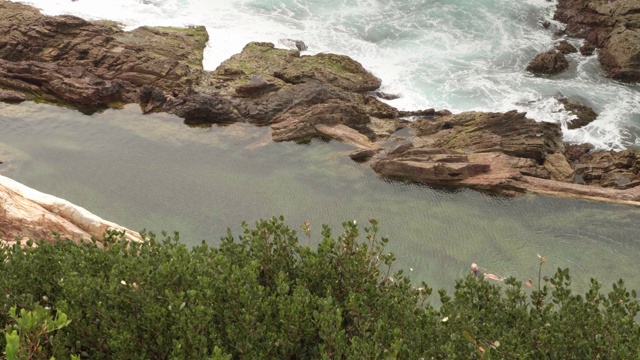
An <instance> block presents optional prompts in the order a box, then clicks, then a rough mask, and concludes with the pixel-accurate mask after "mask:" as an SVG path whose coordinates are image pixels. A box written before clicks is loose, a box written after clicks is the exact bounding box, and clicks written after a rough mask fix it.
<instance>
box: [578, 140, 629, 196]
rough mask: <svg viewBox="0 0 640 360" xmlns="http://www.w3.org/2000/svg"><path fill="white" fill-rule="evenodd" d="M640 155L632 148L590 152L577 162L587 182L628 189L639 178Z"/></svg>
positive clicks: (579, 172) (579, 173)
mask: <svg viewBox="0 0 640 360" xmlns="http://www.w3.org/2000/svg"><path fill="white" fill-rule="evenodd" d="M638 158H639V155H638V154H637V153H635V152H633V151H631V150H624V151H620V152H616V151H597V152H588V153H585V154H583V155H582V156H580V158H579V159H578V160H577V161H576V162H575V164H574V168H575V170H576V174H577V175H580V176H581V177H582V179H584V182H585V183H586V184H590V185H598V186H602V187H614V188H619V189H628V188H630V187H631V186H630V184H633V183H635V182H636V181H637V180H640V178H638V170H640V169H639V166H640V165H639V164H638Z"/></svg>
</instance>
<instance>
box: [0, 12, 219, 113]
mask: <svg viewBox="0 0 640 360" xmlns="http://www.w3.org/2000/svg"><path fill="white" fill-rule="evenodd" d="M0 13H2V17H0V87H5V88H9V89H14V90H19V91H21V92H23V93H24V94H25V95H26V96H27V97H29V98H32V99H34V98H35V99H44V100H49V101H60V100H61V101H64V102H67V103H71V104H73V105H86V106H90V107H100V106H107V105H110V104H117V103H118V102H135V101H137V91H138V88H139V86H142V85H144V84H153V85H154V86H156V87H159V88H161V89H164V90H166V91H178V92H180V91H182V90H184V89H186V88H187V87H188V86H190V85H191V84H192V83H193V81H194V79H196V78H197V77H198V74H199V73H201V72H202V71H201V63H202V49H203V48H204V45H205V44H206V42H207V40H208V35H207V32H206V30H205V28H204V27H194V28H188V29H174V28H147V27H141V28H138V29H136V30H133V31H130V32H124V31H122V30H121V29H120V28H119V26H118V25H117V24H115V23H112V22H88V21H85V20H83V19H80V18H78V17H75V16H54V17H50V16H44V15H42V14H41V13H40V12H38V11H36V10H35V9H34V8H32V7H29V6H27V5H23V4H17V3H12V2H8V1H4V2H0Z"/></svg>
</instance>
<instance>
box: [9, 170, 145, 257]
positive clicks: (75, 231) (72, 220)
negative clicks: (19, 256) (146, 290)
mask: <svg viewBox="0 0 640 360" xmlns="http://www.w3.org/2000/svg"><path fill="white" fill-rule="evenodd" d="M0 230H1V231H0V245H2V244H11V243H13V242H15V241H24V240H26V239H30V238H31V239H38V240H45V241H46V240H49V241H52V240H54V239H55V236H54V234H53V232H56V233H58V234H59V235H60V237H61V238H63V239H64V238H68V239H72V240H75V241H82V240H85V241H90V240H91V239H92V238H95V239H97V240H100V239H102V236H103V235H104V233H105V232H106V231H107V230H116V231H122V232H124V233H125V237H126V238H127V239H129V240H131V241H142V238H141V237H140V234H138V233H137V232H134V231H131V230H129V229H126V228H124V227H122V226H119V225H117V224H114V223H112V222H109V221H106V220H103V219H101V218H100V217H98V216H96V215H94V214H92V213H90V212H89V211H87V210H86V209H84V208H81V207H79V206H76V205H74V204H72V203H70V202H68V201H66V200H63V199H59V198H56V197H54V196H51V195H47V194H43V193H41V192H39V191H36V190H34V189H31V188H29V187H27V186H24V185H22V184H20V183H18V182H16V181H14V180H11V179H9V178H7V177H4V176H0Z"/></svg>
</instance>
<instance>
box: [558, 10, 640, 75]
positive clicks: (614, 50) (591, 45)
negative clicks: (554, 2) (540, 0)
mask: <svg viewBox="0 0 640 360" xmlns="http://www.w3.org/2000/svg"><path fill="white" fill-rule="evenodd" d="M554 19H556V20H559V21H562V22H564V23H566V29H565V33H566V34H567V35H569V36H573V37H579V38H584V39H586V40H587V43H586V44H585V45H584V46H583V47H582V48H581V49H580V51H581V53H582V54H583V55H591V54H592V53H593V49H595V48H601V49H602V51H601V52H600V53H599V56H598V58H599V60H600V62H601V64H602V65H603V68H604V70H605V71H606V73H607V76H610V77H613V78H615V79H618V80H621V81H626V82H638V81H640V75H639V74H640V61H639V60H638V59H639V58H640V55H639V54H640V45H639V44H640V40H639V39H640V35H639V31H640V0H624V1H621V0H618V1H612V2H606V1H595V0H594V1H587V0H559V1H558V6H557V7H556V12H555V15H554Z"/></svg>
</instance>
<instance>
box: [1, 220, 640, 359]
mask: <svg viewBox="0 0 640 360" xmlns="http://www.w3.org/2000/svg"><path fill="white" fill-rule="evenodd" d="M370 223H371V225H370V226H369V227H367V228H365V234H364V238H362V239H361V237H360V234H359V230H358V226H357V225H356V224H355V222H346V223H344V224H343V227H344V230H343V232H342V233H341V234H340V235H338V236H334V235H332V233H331V230H330V229H329V228H328V227H326V226H324V227H323V228H322V231H321V236H322V238H321V240H320V242H319V245H318V246H317V248H315V249H313V248H311V247H309V246H305V245H302V244H301V243H300V242H299V239H298V233H297V232H296V231H294V230H292V229H290V228H289V227H287V226H286V225H285V224H284V221H283V219H282V218H279V219H278V218H272V219H269V220H260V221H258V222H257V223H256V224H255V227H249V226H248V225H247V224H246V223H245V224H243V228H244V232H243V234H242V235H240V236H239V237H238V238H237V239H236V238H235V237H234V236H233V235H232V234H231V232H229V233H228V234H227V236H226V237H225V238H223V239H222V241H221V243H220V244H219V245H218V246H216V247H210V246H208V245H207V244H205V243H203V244H202V245H200V246H196V247H193V248H188V247H186V246H185V245H183V244H181V243H180V241H179V237H178V235H177V234H174V235H173V236H168V235H167V234H163V235H162V237H161V238H160V239H158V238H157V237H156V236H155V235H153V234H146V235H144V236H145V238H146V241H145V242H144V243H128V242H126V241H125V240H123V237H122V234H119V233H116V232H112V233H107V234H106V235H105V237H104V239H103V240H102V241H101V242H96V241H94V242H93V243H85V244H80V245H78V244H74V243H73V242H71V241H65V240H59V241H57V242H56V243H55V244H50V243H39V244H38V245H37V246H30V247H28V248H21V247H20V246H19V245H16V246H15V247H11V248H6V249H4V250H3V251H0V294H2V296H1V297H0V328H4V329H5V336H2V337H0V345H1V348H2V349H5V348H6V349H8V351H11V354H14V355H13V356H16V355H15V354H18V350H17V348H16V346H17V345H16V344H17V337H16V336H17V334H18V332H16V331H17V330H20V326H19V323H18V322H19V321H23V320H21V318H20V317H19V316H17V315H16V314H17V313H16V308H17V309H18V311H19V312H20V314H22V315H23V317H25V316H28V315H29V314H39V315H38V316H39V318H44V319H49V321H50V323H49V324H51V321H54V320H53V319H60V318H63V319H64V320H63V322H64V326H57V327H55V326H54V327H55V329H54V330H55V332H47V331H31V332H30V333H29V334H30V337H28V338H25V339H27V340H28V343H27V344H22V343H21V345H22V346H23V347H28V346H33V344H34V343H37V350H38V352H37V354H36V355H37V356H35V355H34V356H32V357H29V356H27V355H26V352H25V351H22V352H20V354H22V355H21V356H23V357H22V358H43V359H48V358H50V357H52V356H55V357H56V358H58V359H68V358H70V357H72V356H73V357H75V356H76V355H78V356H80V357H81V358H83V359H421V358H424V359H432V358H433V359H474V358H475V359H490V358H507V359H527V358H530V359H542V358H544V359H636V358H640V346H638V344H640V327H639V324H638V323H637V322H636V321H635V317H636V315H637V314H638V309H639V306H638V301H637V299H636V293H635V292H634V291H631V292H629V291H627V290H626V288H625V286H624V283H623V282H622V281H619V282H618V283H616V284H613V289H612V291H611V292H609V293H608V294H603V293H601V292H600V287H601V286H600V284H599V283H598V282H597V281H595V280H592V283H591V289H590V290H589V291H588V292H587V293H586V294H584V295H576V294H573V293H572V291H571V289H570V284H571V280H570V279H571V278H570V275H569V271H568V270H567V269H558V271H557V272H556V274H555V275H554V276H553V277H551V278H546V277H545V278H542V277H540V278H539V279H538V281H537V285H536V286H533V287H532V289H533V290H532V289H529V288H526V287H523V283H522V282H520V281H517V280H516V279H513V278H510V279H507V280H506V281H505V282H504V283H490V282H488V281H483V279H482V278H479V279H478V278H474V277H472V276H467V277H466V278H463V279H459V280H457V281H456V284H455V290H454V291H453V293H452V294H447V293H446V292H445V291H443V290H441V291H440V292H439V295H440V302H441V304H442V305H440V306H438V307H437V308H436V307H434V306H432V305H431V303H432V301H429V300H428V298H429V296H430V295H431V292H432V291H431V289H429V288H428V287H427V286H426V285H425V284H422V286H419V287H415V286H414V285H415V284H412V283H411V281H410V280H409V279H408V278H406V277H405V276H403V274H402V271H396V272H393V273H392V270H391V269H392V268H391V265H392V263H393V261H394V256H393V255H392V254H388V253H385V245H386V243H387V239H384V238H381V239H379V238H378V237H377V231H378V224H377V222H376V220H370ZM310 230H311V229H310V225H309V224H308V223H307V224H305V225H303V226H302V234H306V235H307V236H310V235H311V234H310ZM544 260H546V259H543V258H541V259H540V266H541V267H542V266H543V264H544ZM43 309H45V310H46V311H47V312H48V313H43ZM60 314H62V316H61V315H60ZM66 319H68V320H66ZM55 321H60V320H55ZM58 325H59V324H58ZM36 328H38V329H41V327H36ZM7 339H9V340H7ZM7 342H9V344H7ZM7 345H8V346H7ZM23 349H24V348H23ZM7 356H9V355H7Z"/></svg>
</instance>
